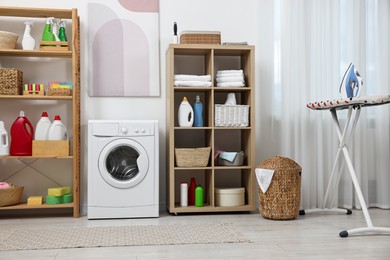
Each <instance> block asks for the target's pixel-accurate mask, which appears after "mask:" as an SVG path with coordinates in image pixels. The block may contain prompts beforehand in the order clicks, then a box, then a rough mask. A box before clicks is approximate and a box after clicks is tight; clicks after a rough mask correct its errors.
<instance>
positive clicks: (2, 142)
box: [0, 121, 9, 156]
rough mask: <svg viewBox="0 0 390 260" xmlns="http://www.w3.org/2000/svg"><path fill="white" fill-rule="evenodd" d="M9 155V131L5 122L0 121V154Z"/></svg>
mask: <svg viewBox="0 0 390 260" xmlns="http://www.w3.org/2000/svg"><path fill="white" fill-rule="evenodd" d="M6 155H9V142H8V133H7V130H5V128H4V122H3V121H0V156H6Z"/></svg>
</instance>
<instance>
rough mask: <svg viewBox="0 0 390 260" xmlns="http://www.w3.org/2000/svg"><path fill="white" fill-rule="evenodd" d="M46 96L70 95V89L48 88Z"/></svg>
mask: <svg viewBox="0 0 390 260" xmlns="http://www.w3.org/2000/svg"><path fill="white" fill-rule="evenodd" d="M47 95H48V96H72V90H71V89H69V88H48V89H47Z"/></svg>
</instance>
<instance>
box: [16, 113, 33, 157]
mask: <svg viewBox="0 0 390 260" xmlns="http://www.w3.org/2000/svg"><path fill="white" fill-rule="evenodd" d="M33 136H34V128H33V126H32V124H31V122H30V120H28V118H27V117H26V116H25V115H24V112H23V111H20V113H19V117H18V118H17V119H16V120H15V121H14V123H13V124H12V126H11V146H10V155H11V156H31V155H32V140H33Z"/></svg>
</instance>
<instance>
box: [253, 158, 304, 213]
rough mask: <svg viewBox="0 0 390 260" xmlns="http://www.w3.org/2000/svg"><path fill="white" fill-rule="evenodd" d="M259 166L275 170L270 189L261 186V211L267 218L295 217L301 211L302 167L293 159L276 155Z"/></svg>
mask: <svg viewBox="0 0 390 260" xmlns="http://www.w3.org/2000/svg"><path fill="white" fill-rule="evenodd" d="M257 168H261V169H270V170H275V171H274V175H273V177H272V181H271V184H270V185H269V187H268V190H267V191H266V192H265V193H263V191H262V190H261V189H260V187H259V211H260V214H261V215H262V216H263V217H264V218H267V219H275V220H287V219H294V218H296V217H297V216H298V213H299V204H300V198H301V172H302V168H301V166H299V165H298V164H297V163H296V162H294V161H293V160H291V159H288V158H285V157H280V156H276V157H273V158H270V159H267V160H265V161H263V162H261V163H260V164H259V165H258V166H257Z"/></svg>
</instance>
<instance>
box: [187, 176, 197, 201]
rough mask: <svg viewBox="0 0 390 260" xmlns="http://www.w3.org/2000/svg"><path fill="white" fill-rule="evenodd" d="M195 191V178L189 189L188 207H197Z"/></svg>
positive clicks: (192, 179)
mask: <svg viewBox="0 0 390 260" xmlns="http://www.w3.org/2000/svg"><path fill="white" fill-rule="evenodd" d="M195 189H196V183H195V178H191V183H190V187H189V188H188V205H189V206H194V205H195Z"/></svg>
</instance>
